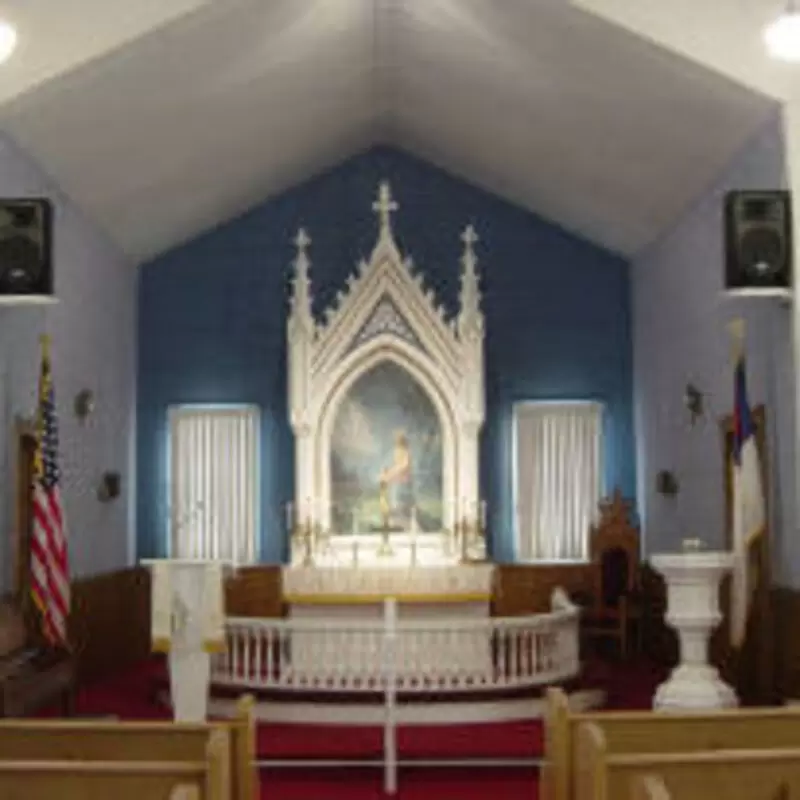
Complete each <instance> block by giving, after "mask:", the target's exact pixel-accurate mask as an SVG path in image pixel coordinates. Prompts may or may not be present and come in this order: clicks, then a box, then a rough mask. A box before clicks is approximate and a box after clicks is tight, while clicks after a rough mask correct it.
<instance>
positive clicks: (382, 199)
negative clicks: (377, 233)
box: [372, 182, 399, 234]
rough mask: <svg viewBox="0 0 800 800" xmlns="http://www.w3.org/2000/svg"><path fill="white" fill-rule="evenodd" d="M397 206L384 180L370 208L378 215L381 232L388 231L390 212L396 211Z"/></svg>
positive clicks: (390, 222) (390, 221)
mask: <svg viewBox="0 0 800 800" xmlns="http://www.w3.org/2000/svg"><path fill="white" fill-rule="evenodd" d="M398 208H399V206H398V205H397V203H396V202H395V201H394V200H393V199H392V191H391V189H390V188H389V184H388V183H386V182H384V183H382V184H381V185H380V187H379V189H378V199H377V200H376V201H375V202H374V203H373V204H372V210H373V211H374V212H375V213H376V214H377V215H378V219H379V221H380V226H381V234H385V233H388V232H389V230H390V228H391V224H392V220H391V214H392V213H394V212H395V211H397V209H398Z"/></svg>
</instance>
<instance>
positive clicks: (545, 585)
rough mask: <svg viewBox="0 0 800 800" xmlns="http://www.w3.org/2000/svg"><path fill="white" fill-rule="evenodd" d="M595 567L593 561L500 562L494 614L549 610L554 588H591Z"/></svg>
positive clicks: (493, 599) (586, 589)
mask: <svg viewBox="0 0 800 800" xmlns="http://www.w3.org/2000/svg"><path fill="white" fill-rule="evenodd" d="M593 569H594V568H593V567H592V565H591V564H498V565H497V570H496V573H495V585H494V596H493V598H492V613H493V614H494V615H495V616H497V617H513V616H519V615H522V614H537V613H540V612H544V611H549V610H550V596H551V595H552V594H553V589H555V588H556V587H557V586H560V587H562V588H563V589H564V590H565V591H566V592H567V594H572V593H574V592H585V591H588V590H589V589H590V588H591V585H592V575H593Z"/></svg>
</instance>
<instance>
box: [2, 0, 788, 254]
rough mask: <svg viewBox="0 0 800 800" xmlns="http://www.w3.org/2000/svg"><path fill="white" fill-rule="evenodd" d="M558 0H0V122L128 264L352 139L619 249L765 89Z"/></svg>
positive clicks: (594, 9)
mask: <svg viewBox="0 0 800 800" xmlns="http://www.w3.org/2000/svg"><path fill="white" fill-rule="evenodd" d="M579 2H581V3H585V4H586V5H587V6H591V7H590V8H588V10H586V9H584V8H579V7H577V6H575V5H573V4H572V3H571V2H568V0H136V2H131V0H70V2H58V3H56V2H53V0H13V1H12V0H0V14H2V15H4V16H5V17H6V18H8V19H9V20H11V21H12V22H14V23H15V24H16V25H17V27H18V29H19V35H20V46H19V49H18V52H17V53H16V54H15V55H14V57H13V58H12V59H11V60H10V61H9V62H8V63H7V64H6V65H4V66H2V67H0V126H2V128H3V129H4V130H5V131H7V132H8V133H9V134H10V135H11V136H12V137H13V138H15V139H16V140H17V141H18V143H19V144H20V145H21V146H22V147H23V148H24V149H25V150H27V151H28V152H29V153H30V154H31V155H32V156H33V157H34V158H35V159H36V160H37V161H38V162H39V163H40V164H41V165H42V166H43V167H44V168H45V170H46V171H47V172H48V173H49V174H50V175H52V176H53V178H54V179H55V180H56V181H57V182H58V183H59V185H60V186H61V187H62V188H63V189H64V190H65V191H66V192H67V193H68V194H69V195H70V196H71V197H72V198H73V200H74V201H75V202H77V203H78V204H79V205H80V206H82V207H83V209H84V210H85V211H86V212H87V213H88V214H89V215H90V216H91V217H93V218H94V219H95V220H96V221H97V222H98V223H99V224H100V225H101V226H103V227H104V228H105V229H106V230H107V231H108V233H109V234H110V235H111V237H112V238H113V239H114V240H115V241H116V242H117V243H118V244H119V245H120V247H121V248H122V249H123V250H125V251H126V252H127V253H128V254H130V256H131V257H132V258H133V259H136V260H141V259H144V258H147V257H150V256H152V255H154V254H156V253H158V252H160V251H163V250H164V249H167V248H168V247H170V246H172V245H174V244H177V243H179V242H181V241H183V240H185V239H187V238H189V237H191V236H193V235H195V234H197V233H199V232H201V231H202V230H204V229H207V228H208V227H211V226H213V225H215V224H217V223H219V222H221V221H223V220H225V219H227V218H229V217H231V216H233V215H235V214H237V213H239V212H240V211H242V210H244V209H246V208H248V207H249V206H251V205H253V204H254V203H257V202H258V201H260V200H262V199H264V198H267V197H269V196H271V195H274V194H275V193H277V192H279V191H281V190H282V189H284V188H286V187H288V186H290V185H292V184H294V183H297V182H299V181H302V180H303V179H305V178H307V177H310V176H311V175H312V174H313V173H314V172H316V171H318V170H320V169H323V168H325V167H327V166H330V165H332V164H333V163H335V162H336V161H338V160H340V159H342V158H344V157H346V156H348V155H351V154H353V153H355V152H358V151H359V150H361V149H364V148H365V147H367V146H369V145H370V144H373V143H388V144H394V145H397V146H400V147H404V148H406V149H407V150H409V151H411V152H413V153H416V154H418V155H420V156H421V157H423V158H427V159H429V160H431V161H433V162H434V163H436V164H438V165H440V166H442V167H444V168H446V169H448V170H450V171H451V172H453V173H455V174H457V175H459V176H461V177H464V178H466V179H468V180H470V181H472V182H473V183H477V184H479V185H481V186H483V187H485V188H487V189H489V190H491V191H494V192H496V193H498V194H501V195H503V196H505V197H508V198H509V199H511V200H513V201H515V202H517V203H519V204H521V205H523V206H526V207H528V208H530V209H532V210H534V211H536V212H538V213H540V214H542V215H543V216H545V217H548V218H550V219H552V220H554V221H556V222H558V223H560V224H562V225H563V226H564V227H566V228H568V229H570V230H573V231H575V232H577V233H579V234H582V235H584V236H586V237H588V238H590V239H592V240H594V241H596V242H598V243H600V244H603V245H605V246H607V247H609V248H611V249H614V250H617V251H620V252H622V253H628V254H630V253H633V252H635V251H636V250H638V249H639V248H641V247H642V246H644V245H646V244H647V243H648V242H649V241H651V240H652V239H653V238H655V237H656V236H657V235H658V234H659V232H660V231H662V230H663V229H664V228H665V227H666V226H668V225H669V224H670V223H671V222H672V221H673V220H674V219H675V217H676V216H677V215H678V214H679V213H680V211H681V210H682V209H683V208H684V207H685V206H686V205H687V204H688V203H689V202H691V201H692V200H693V199H694V198H695V197H696V196H697V195H698V194H699V193H700V192H701V191H702V190H703V189H704V188H705V187H706V186H707V185H708V184H709V183H710V182H711V181H712V180H713V178H714V177H715V175H716V174H717V173H718V172H719V171H720V170H721V169H722V168H723V167H724V165H725V164H726V162H727V161H728V160H729V159H730V158H731V157H732V156H733V155H734V154H735V153H736V152H737V150H738V149H739V148H741V147H742V146H743V145H744V144H745V142H746V141H747V140H748V138H749V137H751V136H752V135H753V134H754V132H755V131H756V130H757V129H758V128H759V127H760V126H762V125H763V124H764V122H765V121H766V120H767V119H769V118H770V117H771V116H772V115H773V114H774V113H775V108H776V103H775V99H774V98H775V97H776V96H779V95H778V94H776V93H775V92H773V91H770V89H769V87H768V86H765V85H764V84H763V83H762V82H761V81H760V80H749V81H744V80H743V77H746V76H742V75H741V74H738V73H736V72H735V70H733V71H732V70H730V69H728V70H725V69H722V68H720V66H719V65H718V64H713V63H712V64H710V67H711V68H708V67H707V66H704V64H707V63H708V61H707V59H705V58H704V56H703V55H702V54H700V55H698V54H697V52H694V51H692V52H684V51H685V50H687V48H688V45H686V44H685V43H684V45H683V47H682V48H681V47H678V46H676V45H675V43H674V42H671V41H665V39H668V38H669V37H667V36H666V34H664V33H663V32H662V33H658V31H657V30H656V28H657V27H658V26H657V25H656V24H655V23H654V22H653V19H652V18H649V21H648V25H649V28H648V27H647V26H645V25H644V23H643V22H642V20H631V19H630V18H623V17H624V16H625V15H624V14H623V13H622V10H624V8H625V7H626V5H627V6H630V5H632V6H636V7H638V6H640V5H646V4H647V3H648V2H650V0H636V1H635V2H633V0H631V1H630V2H629V0H618V1H617V0H579ZM653 2H654V3H655V0H653ZM683 2H684V0H671V2H669V3H663V2H662V0H658V3H660V4H662V5H664V6H665V7H674V6H675V4H676V3H683ZM691 2H692V3H698V4H701V5H702V4H703V2H705V0H691ZM708 2H709V3H711V2H712V0H708ZM758 2H759V0H755V2H754V3H751V4H750V5H754V4H755V5H758ZM764 2H765V6H767V5H768V3H766V0H764ZM737 4H738V5H742V6H744V5H745V3H744V0H737V2H736V3H733V2H731V3H730V5H732V6H734V5H737ZM604 5H605V7H603V6H604ZM686 5H687V7H688V5H689V0H686ZM714 5H717V6H719V5H724V6H728V5H729V3H727V2H726V3H725V4H718V3H714ZM749 7H750V6H748V10H749ZM615 9H616V13H614V12H615ZM769 11H770V9H767V8H766V7H765V8H764V13H765V18H764V19H763V20H760V22H759V24H763V22H764V21H766V19H768V18H769V16H770V14H769V13H768V12H769ZM750 16H755V17H758V16H759V15H758V14H751V15H750ZM748 19H749V17H748ZM704 24H706V23H704ZM707 24H708V25H709V26H710V23H707ZM737 25H740V27H741V24H740V23H737ZM731 28H732V29H736V25H733V24H732V25H731ZM654 31H655V32H654ZM709 35H710V34H709ZM729 35H730V36H734V34H733V33H730V34H729ZM722 49H724V48H722ZM715 52H716V51H715ZM732 61H733V62H735V59H732ZM748 74H749V73H748Z"/></svg>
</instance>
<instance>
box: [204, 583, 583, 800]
mask: <svg viewBox="0 0 800 800" xmlns="http://www.w3.org/2000/svg"><path fill="white" fill-rule="evenodd" d="M551 608H552V610H551V611H550V612H549V613H546V614H536V615H533V616H524V617H508V618H499V617H485V618H480V619H474V618H469V619H458V618H453V619H432V620H426V619H418V618H417V619H413V620H405V619H398V615H397V602H396V600H395V599H394V598H389V599H387V600H386V601H385V603H384V609H383V617H382V618H379V619H375V620H364V619H357V620H342V619H319V620H310V619H255V618H239V617H229V618H228V619H227V620H226V626H227V648H226V650H225V652H223V653H220V654H219V655H217V656H215V657H214V658H213V660H212V664H211V679H212V683H213V684H214V685H216V686H223V687H228V688H230V689H241V690H242V691H243V692H244V691H248V690H267V691H269V692H270V694H271V693H272V692H273V691H275V690H278V691H280V690H284V691H286V692H293V691H294V692H297V693H298V694H299V692H300V691H305V692H319V693H326V694H327V693H340V697H341V699H342V700H344V699H345V698H346V697H347V696H348V695H350V696H352V695H354V694H360V693H370V694H372V695H376V696H377V697H379V698H380V700H381V701H382V702H381V703H380V705H378V706H375V705H373V706H372V708H373V709H374V710H375V711H377V712H378V716H377V718H376V719H375V722H376V723H377V724H382V726H383V731H384V748H383V750H384V752H383V758H382V759H381V761H380V762H369V763H371V764H373V765H375V766H378V765H380V766H382V767H383V769H384V784H385V790H386V792H387V793H390V794H391V793H394V792H395V791H396V787H397V769H398V766H399V762H398V753H397V741H396V731H397V727H398V724H405V723H406V722H409V721H413V722H414V724H426V723H437V722H438V723H442V722H447V723H453V722H462V721H465V720H464V719H463V718H459V716H458V714H459V712H458V711H455V712H453V709H454V708H459V707H460V708H464V707H466V704H464V703H447V705H448V712H447V713H446V714H439V715H436V714H434V715H430V714H428V716H427V717H424V716H423V717H411V716H410V715H407V714H403V711H404V709H406V708H407V707H408V706H410V705H412V704H413V701H414V699H415V696H416V699H417V700H418V701H419V700H422V698H423V696H425V697H426V701H427V702H426V703H425V706H427V708H428V709H430V708H431V706H433V707H434V708H435V709H443V705H442V704H444V703H446V701H447V699H448V698H450V699H455V696H456V695H459V696H461V698H462V699H463V696H464V695H468V694H469V693H471V692H475V693H476V697H477V693H478V692H480V697H482V698H484V699H483V702H484V703H486V702H487V701H490V702H491V700H492V695H495V697H496V696H497V695H498V694H500V695H502V694H503V693H504V692H505V693H507V692H508V691H509V690H524V689H526V688H530V689H535V688H536V687H539V686H546V685H548V684H553V683H558V682H563V681H566V680H568V679H570V678H572V677H574V676H576V675H577V674H578V672H579V669H580V660H579V645H578V623H579V613H580V612H579V609H578V608H577V606H575V605H574V604H573V603H572V602H571V601H570V600H569V598H568V597H567V595H566V593H565V592H564V591H563V590H562V589H560V588H558V589H556V590H555V591H554V592H553V596H552V601H551ZM522 694H523V695H524V694H525V692H524V691H523V692H522ZM329 696H330V695H329ZM431 696H433V698H434V700H435V701H436V702H434V703H431V702H430V698H431ZM528 697H529V698H530V695H528ZM473 707H474V704H473ZM522 707H523V709H524V710H523V712H522V715H524V716H527V717H531V716H533V715H534V714H533V712H532V709H533V706H532V705H531V703H530V700H529V701H528V703H527V705H524V704H523V706H522ZM513 716H514V715H513V714H504V715H503V717H502V718H505V719H508V718H513ZM260 763H261V764H262V765H263V766H278V765H280V766H290V765H291V766H300V764H302V765H303V766H313V765H315V764H316V765H323V764H324V765H325V766H331V762H330V761H327V760H326V761H324V762H323V761H319V760H317V761H312V760H304V761H302V762H297V761H293V762H291V763H289V762H279V763H275V762H268V761H265V762H260ZM342 763H343V764H344V763H346V764H348V765H352V764H353V762H351V761H348V762H342ZM413 763H414V764H416V765H419V762H418V761H415V762H413ZM425 763H426V765H429V766H433V765H435V764H437V763H441V764H445V763H447V764H452V763H453V761H452V759H451V760H448V761H447V762H444V761H442V762H433V761H426V762H425ZM466 763H469V762H466ZM472 763H476V760H473V761H472ZM480 763H481V765H483V766H485V765H487V763H488V762H487V761H486V760H483V761H481V762H480ZM492 763H493V764H497V763H499V762H498V761H497V760H494V761H493V762H492ZM516 763H519V759H517V760H516Z"/></svg>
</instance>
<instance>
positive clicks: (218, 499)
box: [169, 406, 259, 564]
mask: <svg viewBox="0 0 800 800" xmlns="http://www.w3.org/2000/svg"><path fill="white" fill-rule="evenodd" d="M258 428H259V425H258V409H256V408H253V407H249V406H248V407H237V408H220V409H217V408H198V407H192V406H179V407H175V408H172V409H170V415H169V436H170V484H171V491H170V505H171V508H170V529H171V530H170V541H171V555H172V557H173V558H204V559H214V560H224V561H233V562H234V563H236V564H242V563H252V562H254V561H255V558H256V549H257V548H256V536H257V527H256V520H257V515H258V438H259V433H258Z"/></svg>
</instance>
